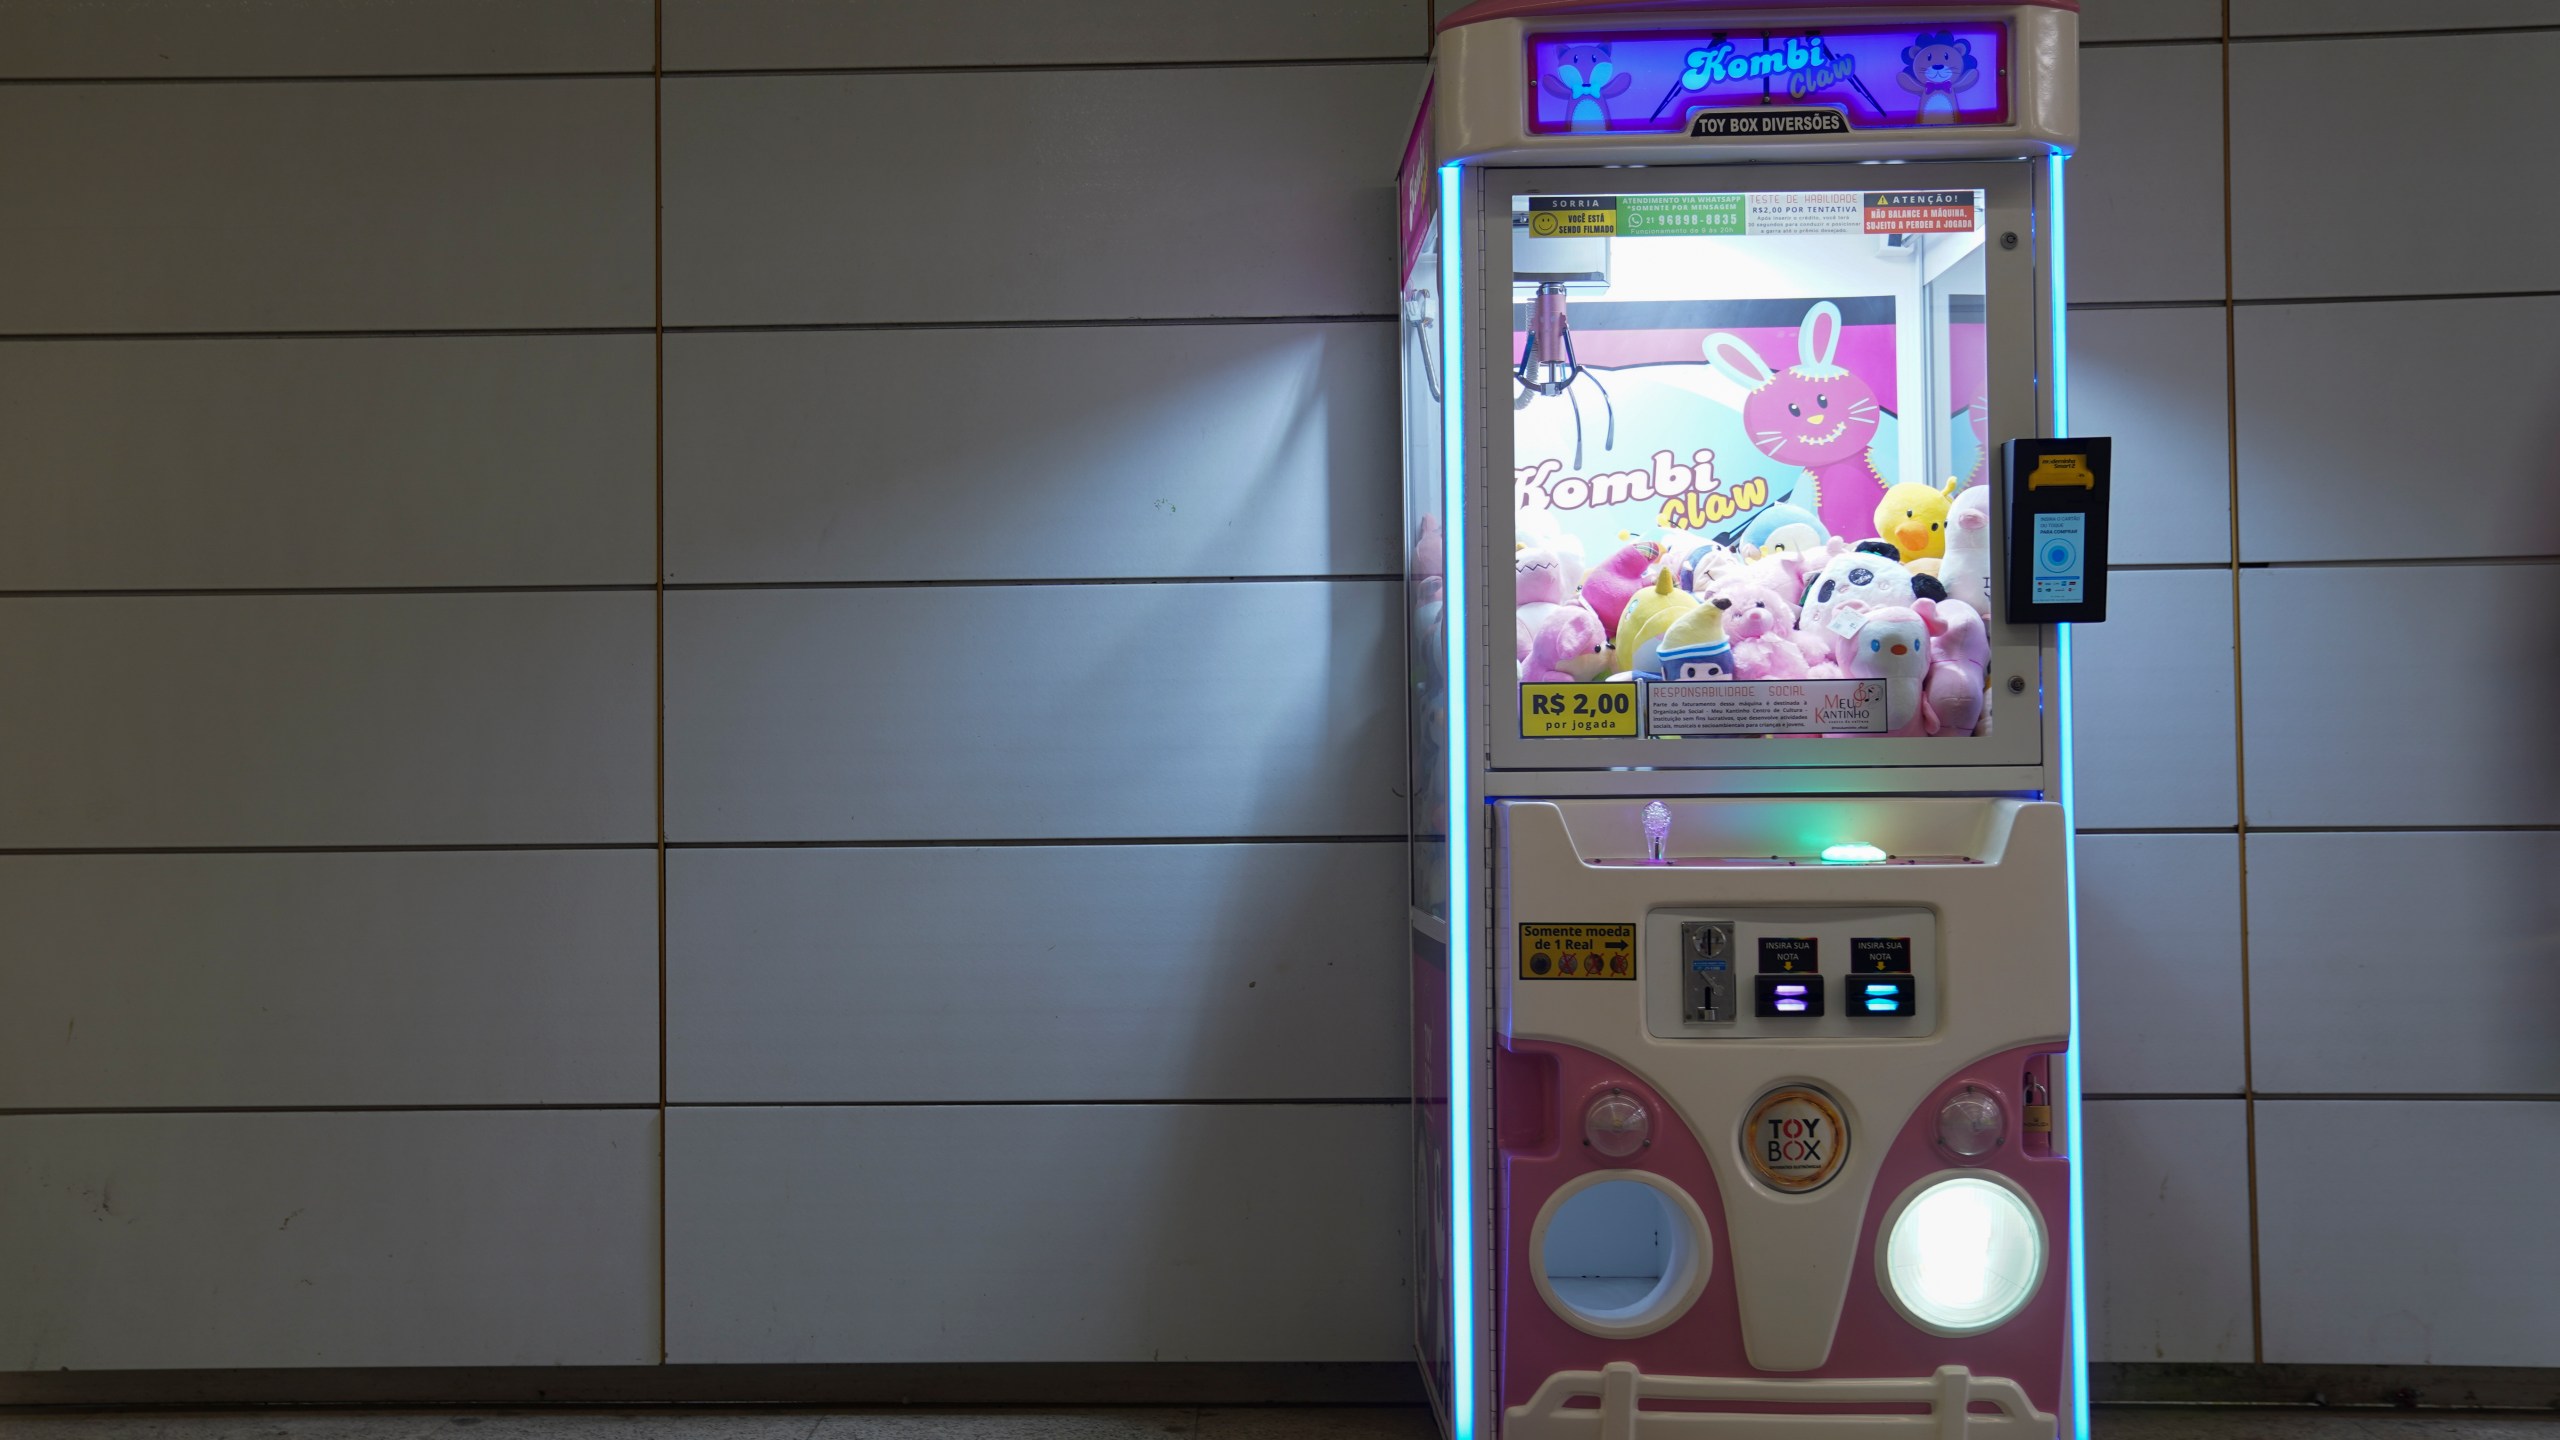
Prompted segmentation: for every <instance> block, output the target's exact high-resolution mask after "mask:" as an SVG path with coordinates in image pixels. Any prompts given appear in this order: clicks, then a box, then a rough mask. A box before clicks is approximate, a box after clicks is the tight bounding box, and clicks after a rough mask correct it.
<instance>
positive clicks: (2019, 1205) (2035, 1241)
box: [1884, 1176, 2045, 1335]
mask: <svg viewBox="0 0 2560 1440" xmlns="http://www.w3.org/2000/svg"><path fill="white" fill-rule="evenodd" d="M2044 1250H2045V1244H2044V1223H2043V1221H2041V1220H2040V1219H2038V1218H2037V1215H2036V1211H2035V1207H2034V1206H2033V1205H2031V1204H2029V1203H2028V1202H2027V1200H2026V1197H2024V1196H2022V1195H2020V1194H2019V1193H2018V1192H2016V1191H2014V1190H2011V1189H2010V1188H2008V1187H2007V1186H2005V1185H2000V1184H1997V1183H1994V1182H1993V1181H1990V1180H1984V1179H1978V1178H1975V1177H1973V1176H1956V1177H1953V1178H1949V1179H1942V1180H1936V1181H1931V1182H1926V1183H1924V1184H1923V1185H1922V1186H1921V1187H1920V1188H1919V1190H1918V1191H1917V1192H1915V1193H1914V1194H1912V1195H1911V1197H1910V1198H1909V1199H1908V1200H1907V1201H1905V1202H1904V1204H1903V1205H1902V1208H1901V1213H1900V1214H1899V1215H1897V1216H1895V1217H1894V1221H1893V1226H1892V1228H1891V1230H1889V1231H1888V1232H1887V1234H1886V1236H1885V1248H1884V1271H1885V1286H1886V1289H1887V1291H1888V1292H1889V1293H1890V1294H1891V1295H1892V1296H1893V1299H1894V1303H1895V1304H1897V1305H1898V1306H1900V1307H1901V1309H1902V1312H1903V1313H1904V1314H1905V1315H1907V1316H1909V1317H1910V1318H1911V1320H1912V1321H1913V1322H1914V1323H1916V1324H1918V1325H1920V1326H1921V1327H1922V1328H1923V1329H1927V1330H1934V1331H1937V1332H1938V1333H1940V1334H1945V1335H1972V1334H1976V1333H1979V1332H1981V1331H1984V1330H1989V1329H1991V1328H1993V1327H1994V1326H1997V1325H2000V1324H2002V1323H2003V1322H2005V1321H2007V1320H2008V1319H2009V1317H2011V1316H2013V1315H2015V1314H2017V1313H2018V1312H2019V1311H2020V1310H2021V1309H2024V1308H2025V1306H2026V1303H2027V1302H2028V1301H2029V1300H2031V1299H2033V1298H2035V1293H2036V1286H2037V1284H2038V1283H2039V1282H2041V1281H2042V1280H2043V1279H2044Z"/></svg>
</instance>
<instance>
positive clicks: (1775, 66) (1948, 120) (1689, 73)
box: [1528, 21, 2009, 135]
mask: <svg viewBox="0 0 2560 1440" xmlns="http://www.w3.org/2000/svg"><path fill="white" fill-rule="evenodd" d="M1528 50H1529V53H1528V71H1529V73H1528V85H1529V93H1530V102H1529V130H1530V133H1532V134H1538V135H1563V134H1573V133H1610V132H1614V133H1625V132H1637V133H1654V134H1683V133H1704V132H1701V131H1699V130H1698V128H1697V127H1698V126H1699V125H1700V124H1701V123H1713V122H1712V121H1703V120H1702V117H1709V116H1714V115H1716V114H1717V113H1718V112H1723V111H1732V110H1742V109H1752V110H1756V109H1761V108H1763V107H1788V108H1818V109H1836V110H1839V111H1841V112H1842V113H1843V114H1844V115H1845V116H1846V119H1847V123H1848V126H1849V128H1851V129H1856V130H1895V129H1905V128H1909V127H1913V126H1921V125H2005V124H2007V123H2008V122H2009V74H2008V54H2009V47H2008V29H2007V27H2005V26H2003V25H1999V24H1996V23H1986V22H1980V21H1976V22H1971V23H1961V24H1950V25H1944V26H1934V27H1933V26H1930V25H1927V24H1925V23H1924V24H1921V25H1916V26H1915V25H1831V26H1823V27H1820V28H1818V29H1799V30H1787V31H1777V30H1721V29H1709V28H1707V27H1703V26H1701V27H1698V28H1696V29H1687V30H1635V31H1627V30H1576V31H1564V32H1547V33H1542V34H1537V35H1533V36H1532V37H1530V40H1529V47H1528Z"/></svg>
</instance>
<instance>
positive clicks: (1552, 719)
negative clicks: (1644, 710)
mask: <svg viewBox="0 0 2560 1440" xmlns="http://www.w3.org/2000/svg"><path fill="white" fill-rule="evenodd" d="M1635 733H1636V687H1635V685H1634V683H1633V682H1627V683H1622V684H1617V685H1609V684H1590V685H1572V684H1563V683H1557V684H1549V683H1547V682H1545V681H1539V682H1536V683H1533V684H1527V685H1523V686H1521V687H1520V734H1521V736H1522V738H1524V739H1529V740H1542V739H1546V738H1549V737H1551V736H1557V735H1633V734H1635Z"/></svg>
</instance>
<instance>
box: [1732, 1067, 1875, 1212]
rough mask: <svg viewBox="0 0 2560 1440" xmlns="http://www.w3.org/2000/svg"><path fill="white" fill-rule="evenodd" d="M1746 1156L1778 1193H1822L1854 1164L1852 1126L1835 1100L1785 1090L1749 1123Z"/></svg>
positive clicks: (1803, 1088)
mask: <svg viewBox="0 0 2560 1440" xmlns="http://www.w3.org/2000/svg"><path fill="white" fill-rule="evenodd" d="M1742 1155H1743V1158H1744V1159H1746V1160H1748V1161H1750V1162H1751V1171H1752V1173H1753V1174H1754V1175H1757V1176H1758V1177H1759V1178H1760V1183H1762V1184H1764V1185H1766V1186H1768V1187H1769V1188H1770V1189H1772V1190H1783V1191H1786V1192H1787V1193H1789V1194H1792V1195H1800V1194H1803V1193H1804V1192H1805V1191H1808V1190H1819V1189H1821V1188H1822V1187H1823V1186H1824V1185H1827V1184H1829V1183H1830V1182H1831V1177H1832V1176H1834V1175H1837V1174H1839V1173H1840V1166H1841V1163H1842V1162H1843V1161H1845V1160H1847V1159H1848V1158H1849V1122H1848V1121H1847V1120H1845V1119H1843V1118H1842V1117H1841V1114H1840V1107H1839V1105H1837V1104H1836V1103H1834V1102H1833V1100H1832V1099H1831V1097H1830V1096H1828V1095H1825V1094H1823V1093H1822V1092H1821V1091H1819V1090H1816V1089H1814V1088H1813V1087H1812V1086H1810V1085H1787V1086H1782V1087H1780V1088H1778V1089H1776V1090H1772V1091H1770V1092H1769V1093H1768V1094H1766V1095H1763V1096H1761V1097H1760V1101H1759V1103H1758V1104H1756V1105H1753V1106H1752V1107H1751V1113H1750V1114H1748V1115H1746V1116H1744V1117H1743V1121H1742Z"/></svg>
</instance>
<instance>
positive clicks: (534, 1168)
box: [0, 1110, 658, 1370]
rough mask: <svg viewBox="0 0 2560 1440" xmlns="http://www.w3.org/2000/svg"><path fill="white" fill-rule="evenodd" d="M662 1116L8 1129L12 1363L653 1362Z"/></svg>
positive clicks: (542, 1114)
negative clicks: (659, 1137)
mask: <svg viewBox="0 0 2560 1440" xmlns="http://www.w3.org/2000/svg"><path fill="white" fill-rule="evenodd" d="M657 1138H658V1137H657V1116H656V1114H655V1113H653V1112H651V1111H645V1110H579V1111H536V1110H519V1111H488V1110H482V1111H406V1112H393V1113H373V1114H359V1113H338V1114H223V1115H16V1116H0V1215H6V1216H8V1217H9V1223H8V1224H6V1225H0V1368H5V1369H11V1370H52V1369H73V1370H130V1369H141V1370H150V1369H196V1368H212V1367H218V1366H245V1367H257V1368H265V1367H284V1366H314V1365H326V1366H392V1365H647V1364H654V1363H656V1362H657V1359H658V1324H657V1300H658V1214H657V1208H658V1207H657V1203H656V1202H657V1169H658V1146H657Z"/></svg>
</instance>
